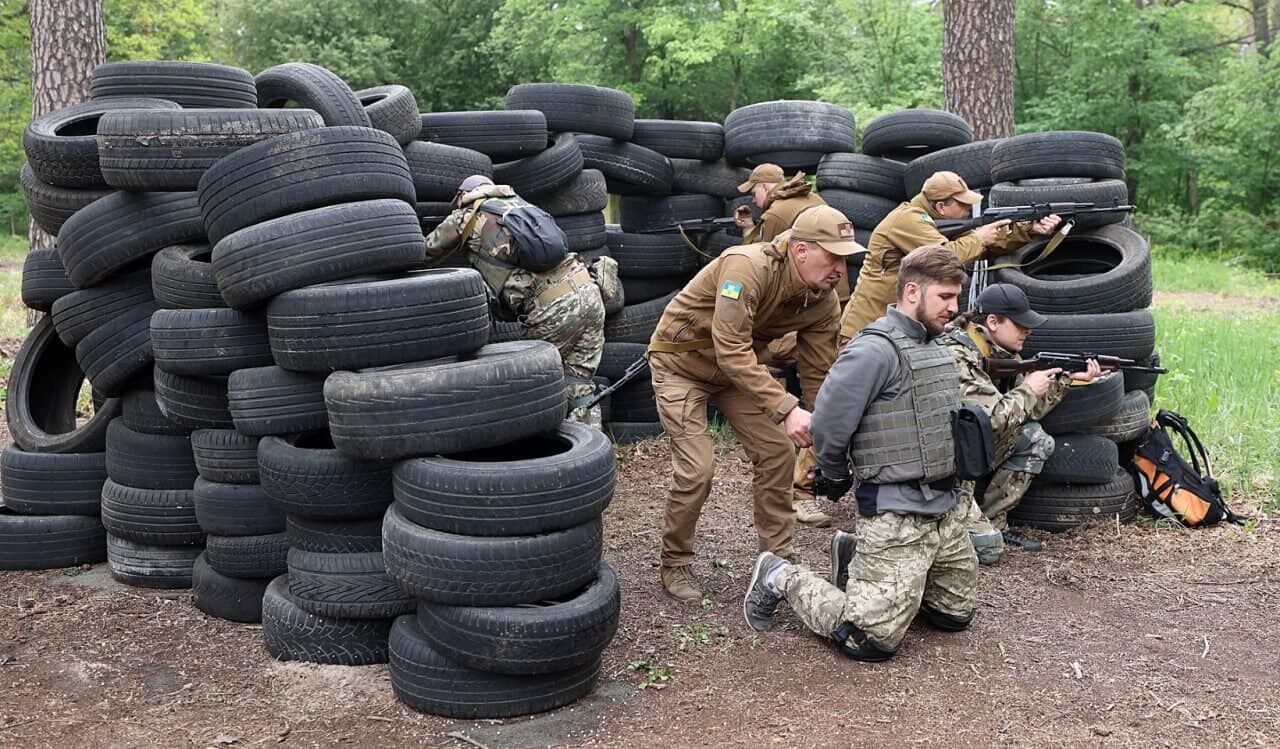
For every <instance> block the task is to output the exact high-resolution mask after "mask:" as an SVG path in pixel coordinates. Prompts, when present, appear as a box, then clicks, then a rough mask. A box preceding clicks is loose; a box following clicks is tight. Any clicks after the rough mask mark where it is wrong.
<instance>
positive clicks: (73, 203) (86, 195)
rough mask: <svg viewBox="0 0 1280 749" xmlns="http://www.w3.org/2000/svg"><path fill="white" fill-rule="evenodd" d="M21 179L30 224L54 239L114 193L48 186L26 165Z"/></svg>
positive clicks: (23, 166)
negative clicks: (71, 221) (75, 218)
mask: <svg viewBox="0 0 1280 749" xmlns="http://www.w3.org/2000/svg"><path fill="white" fill-rule="evenodd" d="M18 179H19V181H20V182H21V183H22V197H23V198H25V199H26V201H27V210H28V211H29V212H30V213H31V220H32V221H34V222H35V223H36V226H39V227H40V228H41V229H44V230H45V231H47V232H49V234H50V235H52V236H55V237H56V236H58V231H59V230H60V229H61V228H62V225H63V224H65V223H66V222H67V219H69V218H71V216H72V215H74V214H75V212H76V211H78V210H80V209H81V208H84V207H85V206H87V205H89V204H90V203H92V202H93V201H95V200H97V199H98V198H105V197H106V196H108V195H110V194H111V193H112V192H113V191H112V190H110V189H98V190H87V189H75V188H71V187H57V186H55V185H50V184H47V183H45V182H43V181H41V179H40V178H39V177H37V176H36V173H35V172H34V171H32V170H31V165H30V164H28V163H25V162H24V163H23V164H22V171H21V172H19V175H18Z"/></svg>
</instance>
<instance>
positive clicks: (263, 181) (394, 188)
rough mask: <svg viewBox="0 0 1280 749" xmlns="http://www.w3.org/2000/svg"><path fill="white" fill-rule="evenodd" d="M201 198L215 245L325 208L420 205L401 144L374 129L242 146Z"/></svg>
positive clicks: (329, 130) (211, 175) (209, 177)
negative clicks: (382, 202)
mask: <svg viewBox="0 0 1280 749" xmlns="http://www.w3.org/2000/svg"><path fill="white" fill-rule="evenodd" d="M357 104H358V102H357ZM361 111H362V113H363V110H361ZM199 194H200V213H201V215H202V216H203V217H204V225H205V230H206V231H207V233H208V236H209V241H210V242H213V243H215V244H216V243H217V242H219V241H220V240H221V239H222V238H223V237H225V236H227V235H228V234H231V233H232V232H235V231H239V230H240V229H243V228H245V227H246V226H251V225H253V224H259V223H262V222H263V221H269V220H271V219H273V218H279V217H280V216H287V215H289V214H291V213H298V212H300V211H306V210H310V209H312V208H320V207H321V206H326V205H334V204H337V203H353V202H356V201H361V200H379V199H382V198H393V199H397V200H403V201H404V202H406V203H408V204H409V205H410V206H412V205H413V204H414V203H415V192H414V187H413V176H412V175H411V174H410V173H409V164H408V162H406V161H405V157H404V151H402V150H401V149H400V144H399V143H396V140H395V138H392V137H391V136H390V135H388V134H387V133H384V132H382V131H381V130H374V129H372V128H367V127H324V128H319V129H317V130H304V131H302V132H298V133H289V134H288V135H279V136H276V137H275V138H272V139H270V140H265V141H263V142H261V143H255V144H254V145H252V146H248V147H246V148H242V149H240V150H239V151H237V152H235V153H233V154H231V155H230V156H228V157H226V158H225V159H222V160H221V161H219V162H217V163H216V164H214V165H213V166H212V167H210V168H209V171H207V172H205V174H204V176H203V177H201V178H200V188H199Z"/></svg>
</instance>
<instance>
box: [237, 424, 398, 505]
mask: <svg viewBox="0 0 1280 749" xmlns="http://www.w3.org/2000/svg"><path fill="white" fill-rule="evenodd" d="M258 475H259V480H260V481H261V482H262V488H263V489H265V490H266V492H267V494H269V495H270V496H271V500H272V501H273V502H275V504H276V507H278V508H280V510H281V511H282V512H284V513H286V514H288V515H291V516H298V517H302V518H306V519H314V520H358V519H362V518H380V517H382V514H383V512H384V511H386V509H387V506H388V505H390V504H391V501H392V500H393V499H394V496H393V495H392V491H391V465H390V464H389V463H374V462H371V461H363V460H354V459H352V458H348V457H346V456H345V455H343V454H341V453H339V452H338V451H337V450H335V449H334V448H333V444H332V442H331V441H330V439H329V436H328V435H327V434H324V433H313V434H305V435H292V436H289V437H264V438H262V440H261V441H259V442H258Z"/></svg>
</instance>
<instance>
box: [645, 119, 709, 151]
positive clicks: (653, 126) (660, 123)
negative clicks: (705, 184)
mask: <svg viewBox="0 0 1280 749" xmlns="http://www.w3.org/2000/svg"><path fill="white" fill-rule="evenodd" d="M631 142H632V143H635V144H636V145H637V146H644V147H645V148H648V149H651V150H654V151H657V152H658V153H660V154H662V155H663V156H667V157H669V158H678V159H697V160H699V161H715V160H717V159H719V158H720V157H721V156H723V155H724V126H723V125H721V124H720V123H719V122H694V121H689V120H636V124H635V129H634V131H633V132H632V134H631Z"/></svg>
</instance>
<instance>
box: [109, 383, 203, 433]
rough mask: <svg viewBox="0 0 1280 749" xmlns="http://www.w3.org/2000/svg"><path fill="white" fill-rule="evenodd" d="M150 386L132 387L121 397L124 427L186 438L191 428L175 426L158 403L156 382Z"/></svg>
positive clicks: (121, 418) (121, 415) (121, 417)
mask: <svg viewBox="0 0 1280 749" xmlns="http://www.w3.org/2000/svg"><path fill="white" fill-rule="evenodd" d="M148 385H149V387H139V386H136V385H135V386H131V387H130V388H129V389H128V390H126V391H125V393H124V395H122V396H121V397H120V404H121V409H120V420H121V421H123V422H124V425H125V426H127V427H129V428H130V429H132V430H133V431H135V432H142V433H144V434H171V435H179V436H184V437H185V436H186V435H188V434H190V433H191V428H190V427H187V426H184V425H182V424H175V423H174V422H172V421H170V420H169V417H167V416H165V415H164V413H163V412H162V411H161V410H160V403H159V402H157V401H156V392H155V390H153V389H152V388H153V387H154V380H153V381H152V382H151V383H148Z"/></svg>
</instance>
